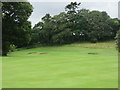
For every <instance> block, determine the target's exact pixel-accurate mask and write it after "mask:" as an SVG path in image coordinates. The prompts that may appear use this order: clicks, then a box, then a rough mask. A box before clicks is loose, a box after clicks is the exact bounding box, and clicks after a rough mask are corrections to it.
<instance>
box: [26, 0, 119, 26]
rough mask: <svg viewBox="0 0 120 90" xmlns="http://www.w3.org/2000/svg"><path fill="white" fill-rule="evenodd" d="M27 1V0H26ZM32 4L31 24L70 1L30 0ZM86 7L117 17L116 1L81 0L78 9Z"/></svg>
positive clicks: (53, 13)
mask: <svg viewBox="0 0 120 90" xmlns="http://www.w3.org/2000/svg"><path fill="white" fill-rule="evenodd" d="M28 1H29V0H28ZM30 3H31V4H32V6H33V8H34V9H33V13H32V15H31V16H30V18H29V21H31V22H32V26H34V25H35V24H36V23H38V22H39V21H40V20H41V18H42V17H43V16H44V15H45V14H46V13H49V14H50V15H51V16H53V15H57V14H59V13H60V12H64V11H65V9H64V8H65V6H66V5H68V4H69V3H70V2H33V1H32V2H30ZM82 8H86V9H89V10H99V11H106V12H107V13H108V15H109V16H110V17H112V18H117V17H118V2H117V1H114V2H113V1H111V2H104V1H102V2H95V1H94V2H81V5H80V9H82Z"/></svg>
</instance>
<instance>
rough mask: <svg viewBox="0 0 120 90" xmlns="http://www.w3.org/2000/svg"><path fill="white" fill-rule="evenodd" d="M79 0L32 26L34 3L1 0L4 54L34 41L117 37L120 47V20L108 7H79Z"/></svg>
mask: <svg viewBox="0 0 120 90" xmlns="http://www.w3.org/2000/svg"><path fill="white" fill-rule="evenodd" d="M80 4H81V3H77V2H71V3H70V4H68V5H67V6H66V7H65V12H61V13H60V14H58V15H55V16H51V15H50V14H46V15H45V16H44V17H43V18H42V21H40V22H38V23H37V24H36V25H35V26H34V27H33V28H32V27H31V22H30V21H28V18H29V16H30V15H31V13H32V12H33V7H32V5H31V4H30V3H29V2H4V3H2V30H3V32H2V35H3V40H2V41H3V42H2V44H3V55H7V53H8V52H10V51H12V50H13V49H14V48H16V47H17V48H21V47H27V46H30V45H34V44H42V45H63V44H69V43H75V42H84V41H87V42H91V43H96V42H99V41H107V40H112V39H115V37H116V39H117V45H118V48H120V31H119V28H120V20H118V18H111V17H110V16H109V15H108V14H107V13H106V12H105V11H102V12H101V11H90V10H88V9H79V7H80ZM117 32H118V33H117ZM119 51H120V50H119Z"/></svg>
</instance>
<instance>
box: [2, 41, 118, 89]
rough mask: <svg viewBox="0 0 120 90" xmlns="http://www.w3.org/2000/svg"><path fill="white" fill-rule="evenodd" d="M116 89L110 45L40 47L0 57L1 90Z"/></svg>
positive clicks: (115, 66) (115, 60)
mask: <svg viewBox="0 0 120 90" xmlns="http://www.w3.org/2000/svg"><path fill="white" fill-rule="evenodd" d="M32 52H34V53H32ZM30 53H32V54H30ZM40 53H47V54H40ZM117 87H118V57H117V51H116V49H115V45H114V42H113V41H112V42H103V43H96V44H91V43H81V44H80V43H76V44H71V45H64V46H56V47H39V48H33V49H26V50H20V51H15V52H13V53H11V54H10V55H9V56H7V57H3V88H117Z"/></svg>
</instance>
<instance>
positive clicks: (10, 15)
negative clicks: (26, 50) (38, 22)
mask: <svg viewBox="0 0 120 90" xmlns="http://www.w3.org/2000/svg"><path fill="white" fill-rule="evenodd" d="M32 11H33V8H32V5H31V4H30V3H29V2H3V6H2V30H3V32H2V35H3V42H2V46H3V54H2V55H7V53H8V52H9V49H10V45H11V44H14V45H16V46H17V47H23V46H24V45H27V44H28V43H29V41H30V32H31V22H29V21H27V20H28V18H29V16H30V15H31V13H32Z"/></svg>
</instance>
